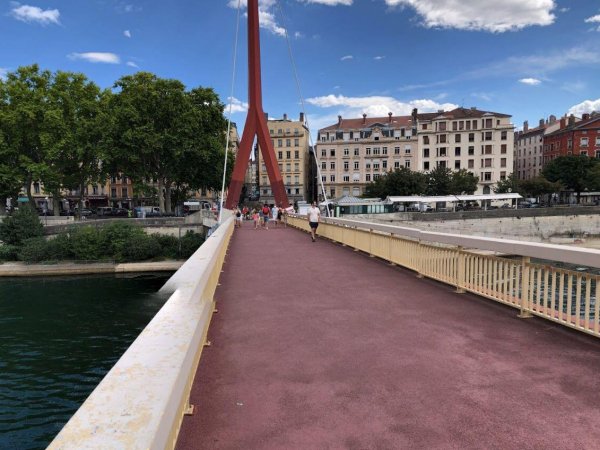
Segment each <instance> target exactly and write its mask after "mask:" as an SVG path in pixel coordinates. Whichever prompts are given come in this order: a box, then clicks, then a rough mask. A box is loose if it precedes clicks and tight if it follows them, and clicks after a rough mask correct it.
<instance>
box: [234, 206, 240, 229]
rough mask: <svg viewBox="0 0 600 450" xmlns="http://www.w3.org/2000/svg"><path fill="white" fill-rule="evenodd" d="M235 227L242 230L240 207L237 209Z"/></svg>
mask: <svg viewBox="0 0 600 450" xmlns="http://www.w3.org/2000/svg"><path fill="white" fill-rule="evenodd" d="M235 226H236V227H237V228H242V211H240V208H239V206H238V207H237V208H236V209H235Z"/></svg>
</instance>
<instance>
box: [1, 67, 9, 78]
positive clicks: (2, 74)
mask: <svg viewBox="0 0 600 450" xmlns="http://www.w3.org/2000/svg"><path fill="white" fill-rule="evenodd" d="M7 73H8V69H6V68H4V67H0V80H6V74H7Z"/></svg>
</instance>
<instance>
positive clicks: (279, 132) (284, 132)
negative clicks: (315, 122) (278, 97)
mask: <svg viewBox="0 0 600 450" xmlns="http://www.w3.org/2000/svg"><path fill="white" fill-rule="evenodd" d="M267 127H268V128H269V134H270V135H271V141H272V142H273V148H274V149H275V158H276V159H277V163H278V164H279V171H280V172H281V177H282V179H283V184H284V186H285V190H286V192H287V195H288V200H289V202H290V203H291V204H293V203H294V202H297V201H301V200H305V199H306V190H307V186H308V180H307V177H308V161H309V155H308V149H309V140H310V139H309V134H308V128H307V127H306V124H305V122H304V113H300V117H299V120H297V121H294V120H291V119H289V118H288V116H287V114H284V115H283V118H282V119H269V120H267ZM256 161H257V166H256V167H257V170H258V175H257V177H258V180H259V186H258V188H259V192H260V201H261V202H264V203H273V202H274V201H275V198H274V196H273V191H272V190H271V183H270V181H269V176H268V175H267V169H266V166H265V164H264V162H263V161H262V155H261V152H260V149H259V151H258V152H256Z"/></svg>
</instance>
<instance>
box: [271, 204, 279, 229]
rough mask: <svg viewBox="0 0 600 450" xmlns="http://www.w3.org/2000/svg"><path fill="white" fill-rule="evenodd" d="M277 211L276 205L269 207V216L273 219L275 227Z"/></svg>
mask: <svg viewBox="0 0 600 450" xmlns="http://www.w3.org/2000/svg"><path fill="white" fill-rule="evenodd" d="M277 211H278V208H277V206H275V205H273V208H272V209H271V218H272V219H273V223H275V228H277V225H278V223H277Z"/></svg>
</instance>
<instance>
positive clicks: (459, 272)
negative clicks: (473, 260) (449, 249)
mask: <svg viewBox="0 0 600 450" xmlns="http://www.w3.org/2000/svg"><path fill="white" fill-rule="evenodd" d="M456 251H457V252H458V267H457V268H456V291H455V292H456V293H457V294H464V293H465V290H464V289H463V286H464V285H465V282H466V280H465V271H466V269H465V267H466V261H465V260H466V255H465V252H464V249H463V247H462V246H461V245H459V246H458V247H457V248H456Z"/></svg>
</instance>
